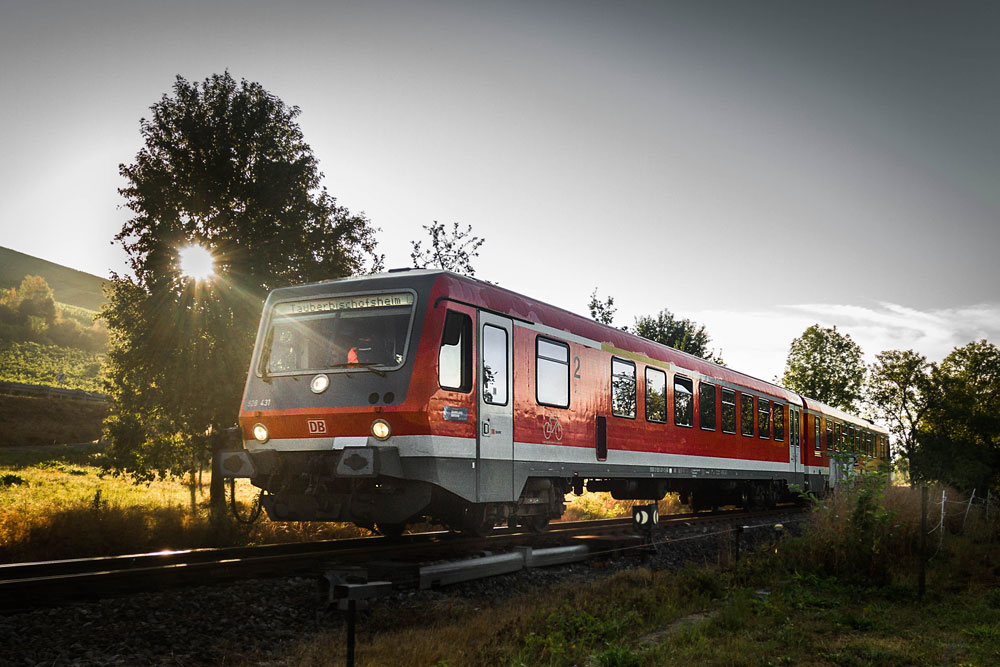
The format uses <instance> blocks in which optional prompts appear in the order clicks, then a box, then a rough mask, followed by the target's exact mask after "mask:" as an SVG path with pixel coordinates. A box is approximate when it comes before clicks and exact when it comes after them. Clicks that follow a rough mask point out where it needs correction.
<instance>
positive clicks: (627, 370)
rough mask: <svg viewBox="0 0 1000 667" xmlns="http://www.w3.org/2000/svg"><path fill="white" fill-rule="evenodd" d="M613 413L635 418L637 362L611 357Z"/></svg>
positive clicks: (618, 415) (617, 415)
mask: <svg viewBox="0 0 1000 667" xmlns="http://www.w3.org/2000/svg"><path fill="white" fill-rule="evenodd" d="M611 414H613V415H614V416H616V417H628V418H629V419H635V364H634V363H632V362H631V361H625V360H624V359H618V358H616V357H612V358H611Z"/></svg>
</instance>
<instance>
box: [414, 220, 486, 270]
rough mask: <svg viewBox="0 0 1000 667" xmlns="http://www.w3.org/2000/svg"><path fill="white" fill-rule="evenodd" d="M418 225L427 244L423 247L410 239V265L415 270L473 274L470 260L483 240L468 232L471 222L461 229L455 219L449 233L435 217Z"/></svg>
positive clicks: (470, 230)
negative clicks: (426, 223)
mask: <svg viewBox="0 0 1000 667" xmlns="http://www.w3.org/2000/svg"><path fill="white" fill-rule="evenodd" d="M421 226H422V227H423V228H424V230H425V231H426V232H427V234H428V235H430V241H431V247H430V248H427V249H425V248H424V247H423V242H422V241H410V245H411V246H412V251H411V252H410V258H411V259H412V260H413V266H415V267H416V268H418V269H426V268H428V267H434V268H438V269H444V270H445V271H454V272H455V273H462V274H465V275H467V276H475V275H476V270H475V268H473V266H472V260H473V259H475V258H476V257H479V248H480V246H482V245H483V243H485V242H486V240H485V239H482V238H479V237H478V236H476V235H474V234H473V233H472V225H467V226H466V228H465V230H464V231H463V230H462V229H460V228H459V226H458V223H457V222H455V223H452V230H451V231H450V232H449V231H448V230H447V229H446V228H445V226H444V224H443V223H439V222H438V221H437V220H435V221H434V222H432V223H431V224H430V225H421Z"/></svg>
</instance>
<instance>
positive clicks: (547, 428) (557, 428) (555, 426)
mask: <svg viewBox="0 0 1000 667" xmlns="http://www.w3.org/2000/svg"><path fill="white" fill-rule="evenodd" d="M542 435H544V436H545V439H546V440H551V439H552V437H553V436H555V439H556V440H562V437H563V427H562V424H560V423H559V417H557V416H556V415H554V414H551V413H549V412H546V413H545V421H543V422H542Z"/></svg>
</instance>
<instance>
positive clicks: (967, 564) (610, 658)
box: [252, 484, 1000, 667]
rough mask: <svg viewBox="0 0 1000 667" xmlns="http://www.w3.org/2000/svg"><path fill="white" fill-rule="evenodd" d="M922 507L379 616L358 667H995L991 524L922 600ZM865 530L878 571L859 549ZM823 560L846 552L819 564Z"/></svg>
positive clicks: (849, 497) (860, 492)
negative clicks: (517, 593)
mask: <svg viewBox="0 0 1000 667" xmlns="http://www.w3.org/2000/svg"><path fill="white" fill-rule="evenodd" d="M914 497H916V498H917V501H916V503H914ZM915 505H916V506H917V507H919V495H918V494H917V492H916V491H915V490H910V489H886V488H884V487H883V488H882V491H881V492H877V493H876V492H874V491H873V490H872V489H871V488H868V489H867V490H866V488H865V486H864V484H859V486H858V487H856V488H855V490H854V491H852V492H851V493H848V494H842V495H839V496H835V497H834V498H832V499H830V500H829V501H828V502H827V504H825V505H823V506H821V507H820V508H818V510H817V511H816V512H815V514H814V516H813V521H812V524H811V526H810V529H809V530H808V531H806V533H805V534H804V535H803V536H801V537H797V538H784V539H783V540H782V541H781V542H780V543H778V544H777V549H776V548H775V547H776V545H775V544H770V545H764V546H762V547H761V548H760V549H759V550H757V551H755V552H753V553H751V554H750V555H749V556H748V557H746V558H744V559H742V560H741V561H740V562H739V563H738V564H735V563H733V562H731V560H729V559H728V556H727V555H726V554H723V555H722V556H720V558H719V561H718V563H716V564H715V565H713V566H711V567H699V568H695V567H691V568H689V569H687V570H684V571H682V572H679V573H671V572H663V571H649V570H643V569H636V570H629V571H624V572H619V573H617V574H615V575H613V576H611V577H609V578H606V579H603V580H600V581H596V582H593V583H583V584H581V583H573V584H563V585H559V586H556V587H554V588H551V589H547V590H539V591H537V592H535V593H532V594H531V595H527V596H521V597H517V598H514V599H507V600H498V601H496V602H492V601H485V602H484V601H481V600H477V601H470V600H465V599H462V598H459V597H451V598H445V599H440V598H439V601H438V602H435V603H431V604H429V605H428V604H427V603H425V606H424V607H420V606H417V607H415V608H414V609H401V608H400V607H399V604H398V603H393V605H392V606H391V607H390V606H384V607H377V608H376V610H375V611H372V612H370V613H369V615H368V616H367V617H366V618H365V619H363V621H362V622H361V624H360V626H359V627H360V628H361V631H362V635H361V637H360V638H359V643H358V658H359V664H362V665H396V664H407V665H436V666H439V667H440V666H444V665H509V666H520V665H550V666H554V667H562V666H566V667H569V666H570V665H616V666H625V665H627V666H638V665H649V666H652V665H737V666H743V665H746V666H757V665H843V666H854V665H995V664H1000V567H998V566H1000V546H998V544H997V540H996V537H997V534H996V528H997V527H996V525H990V524H986V523H985V522H983V521H981V520H978V519H977V520H976V521H973V520H972V519H971V518H970V523H969V529H968V530H967V531H966V533H965V534H963V535H955V534H951V533H949V535H948V537H947V539H946V540H945V546H944V548H943V549H942V550H941V551H940V552H938V553H937V554H936V555H935V556H934V559H933V560H932V561H931V563H930V565H929V568H928V594H927V595H926V597H925V598H924V599H923V600H921V599H919V598H918V596H917V586H916V567H915V565H916V560H915V552H914V551H913V548H912V546H913V545H912V535H913V523H914V522H918V521H919V513H918V512H916V513H915V512H913V511H912V508H913V507H914V506H915ZM873 517H874V520H873ZM865 531H867V533H866V534H867V535H868V537H869V538H870V539H871V542H870V544H869V546H870V547H871V550H872V551H874V552H875V553H878V554H881V556H882V557H884V558H885V559H886V560H887V567H886V568H885V569H880V568H872V567H871V560H872V559H871V558H870V554H866V553H863V552H862V550H859V549H854V548H853V546H852V545H853V544H855V542H856V541H857V540H858V539H859V535H862V534H863V533H865ZM827 549H834V550H837V551H839V552H841V553H840V554H839V555H837V556H835V557H830V558H820V557H819V556H820V555H821V554H822V553H823V551H824V550H827ZM343 647H344V636H343V634H342V632H341V633H337V632H322V633H319V634H318V635H316V636H313V637H310V638H308V639H304V640H302V641H300V642H299V643H297V644H295V645H294V646H292V647H291V648H290V649H289V650H288V651H287V652H286V653H284V654H281V655H277V656H269V658H270V659H272V660H274V661H277V662H279V663H281V664H286V663H287V664H292V665H320V664H338V663H339V662H342V661H343V660H344V657H345V656H344V648H343ZM258 658H262V659H265V658H268V657H264V656H253V657H252V659H253V660H257V659H258Z"/></svg>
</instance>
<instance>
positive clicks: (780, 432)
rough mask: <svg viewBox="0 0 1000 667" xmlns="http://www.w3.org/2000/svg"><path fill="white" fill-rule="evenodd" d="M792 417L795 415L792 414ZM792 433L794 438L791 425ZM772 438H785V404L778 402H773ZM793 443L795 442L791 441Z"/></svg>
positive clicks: (793, 430)
mask: <svg viewBox="0 0 1000 667" xmlns="http://www.w3.org/2000/svg"><path fill="white" fill-rule="evenodd" d="M792 419H793V420H794V419H795V415H794V414H793V415H792ZM792 433H793V436H792V437H793V438H794V433H795V426H794V424H793V425H792ZM774 439H775V440H781V441H784V439H785V406H784V405H782V404H780V403H775V404H774ZM792 444H795V443H792Z"/></svg>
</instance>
